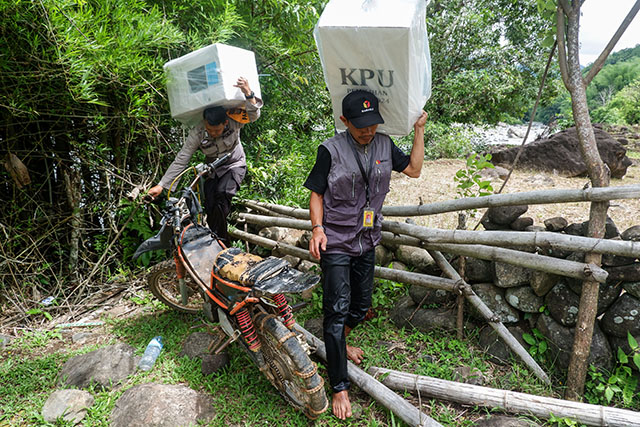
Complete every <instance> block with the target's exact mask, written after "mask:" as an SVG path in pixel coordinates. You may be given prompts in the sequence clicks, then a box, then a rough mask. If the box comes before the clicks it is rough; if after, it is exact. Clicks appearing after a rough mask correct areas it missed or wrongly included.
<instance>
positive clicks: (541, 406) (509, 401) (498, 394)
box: [369, 367, 640, 427]
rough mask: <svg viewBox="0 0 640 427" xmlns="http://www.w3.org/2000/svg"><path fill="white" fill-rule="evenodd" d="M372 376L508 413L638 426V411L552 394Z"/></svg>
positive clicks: (382, 373) (379, 372)
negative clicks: (552, 396)
mask: <svg viewBox="0 0 640 427" xmlns="http://www.w3.org/2000/svg"><path fill="white" fill-rule="evenodd" d="M369 371H370V372H371V374H372V375H373V376H374V377H378V378H381V381H382V383H383V384H385V385H386V386H388V387H389V388H391V389H393V390H398V391H403V392H406V391H408V392H413V393H420V394H421V395H424V396H429V397H432V398H436V399H443V400H448V401H451V402H458V403H461V404H463V405H469V406H475V405H478V406H483V407H486V408H499V409H502V410H504V411H507V412H511V413H516V414H525V415H534V416H536V417H540V418H545V419H550V418H551V417H552V415H553V416H555V417H558V418H572V419H574V420H576V421H577V422H579V423H584V424H587V425H590V426H621V427H622V426H624V427H630V426H640V413H639V412H635V411H630V410H627V409H618V408H612V407H608V406H600V405H591V404H587V403H580V402H573V401H569V400H562V399H554V398H551V397H542V396H535V395H530V394H526V393H517V392H514V391H507V390H499V389H494V388H489V387H481V386H477V385H472V384H464V383H458V382H454V381H446V380H441V379H438V378H431V377H426V376H422V375H415V374H409V373H406V372H399V371H394V370H391V369H385V368H378V367H371V368H369Z"/></svg>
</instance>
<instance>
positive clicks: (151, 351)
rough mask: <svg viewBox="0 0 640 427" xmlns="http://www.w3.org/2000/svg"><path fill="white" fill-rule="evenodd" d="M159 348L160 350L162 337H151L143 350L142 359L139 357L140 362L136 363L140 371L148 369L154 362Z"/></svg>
mask: <svg viewBox="0 0 640 427" xmlns="http://www.w3.org/2000/svg"><path fill="white" fill-rule="evenodd" d="M160 350H162V337H161V336H157V337H153V339H152V340H151V341H150V342H149V344H148V345H147V348H146V349H145V350H144V354H143V355H142V359H140V362H139V363H138V369H140V370H141V371H148V370H149V369H151V368H152V367H153V364H154V363H156V359H157V358H158V355H159V354H160Z"/></svg>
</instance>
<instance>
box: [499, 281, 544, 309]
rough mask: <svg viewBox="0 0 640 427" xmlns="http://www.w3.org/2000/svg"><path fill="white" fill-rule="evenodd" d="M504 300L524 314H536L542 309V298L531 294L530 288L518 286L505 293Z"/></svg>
mask: <svg viewBox="0 0 640 427" xmlns="http://www.w3.org/2000/svg"><path fill="white" fill-rule="evenodd" d="M505 299H506V300H507V302H508V303H509V304H510V305H511V306H512V307H515V308H517V309H518V310H520V311H523V312H525V313H537V312H538V311H540V307H542V297H539V296H538V295H536V294H535V293H534V292H533V289H531V286H518V287H517V288H508V289H507V290H506V291H505Z"/></svg>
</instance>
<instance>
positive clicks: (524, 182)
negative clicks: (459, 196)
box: [385, 159, 640, 232]
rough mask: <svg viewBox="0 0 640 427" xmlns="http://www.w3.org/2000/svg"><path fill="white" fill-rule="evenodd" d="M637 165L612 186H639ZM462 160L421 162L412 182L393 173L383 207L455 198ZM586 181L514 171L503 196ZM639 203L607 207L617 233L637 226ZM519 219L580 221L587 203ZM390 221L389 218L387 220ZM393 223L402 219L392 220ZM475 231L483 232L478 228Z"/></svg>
mask: <svg viewBox="0 0 640 427" xmlns="http://www.w3.org/2000/svg"><path fill="white" fill-rule="evenodd" d="M639 163H640V162H638V161H637V160H634V164H633V165H632V166H630V167H629V169H628V170H627V174H626V175H625V176H624V178H622V179H612V180H611V185H612V186H619V185H631V184H640V165H639ZM464 165H465V161H464V160H458V159H440V160H433V161H425V164H424V167H423V169H422V174H421V176H420V178H417V179H412V178H409V177H407V176H405V175H403V174H400V173H395V172H394V173H393V176H392V178H391V190H390V192H389V194H388V195H387V198H386V200H385V205H389V206H398V205H419V204H426V203H433V202H441V201H445V200H451V199H454V198H456V183H455V181H454V180H453V177H454V176H455V173H456V172H457V171H458V170H459V169H462V168H464ZM587 182H588V178H587V177H580V178H566V177H562V176H559V175H554V174H552V173H544V172H537V171H517V170H516V171H514V173H513V174H512V175H511V177H510V178H509V181H508V182H507V185H506V187H505V188H504V190H503V191H502V193H503V194H507V193H519V192H525V191H534V190H550V189H563V190H565V189H582V188H583V187H584V186H585V184H586V183H587ZM501 185H502V180H500V179H498V178H496V179H495V180H492V186H493V188H494V191H498V189H499V188H500V186H501ZM482 212H483V210H480V211H479V212H478V213H477V214H476V219H475V220H471V221H469V222H468V228H469V229H471V228H473V227H474V226H475V225H476V223H477V222H478V220H479V219H480V217H481V216H482ZM639 213H640V200H639V199H627V200H613V201H612V202H611V206H610V208H609V216H610V217H611V218H612V219H613V221H614V222H615V224H616V225H617V227H618V230H619V231H620V232H622V231H624V230H626V229H627V228H629V227H631V226H633V225H639V224H640V218H638V214H639ZM523 216H529V217H531V218H533V220H534V225H539V226H544V220H545V219H547V218H552V217H554V216H563V217H565V218H566V219H567V220H568V221H569V223H573V222H582V221H586V220H587V219H589V203H585V202H580V203H556V204H551V205H529V210H528V211H527V213H525V214H524V215H523ZM388 219H391V218H388ZM396 220H402V219H401V218H396ZM414 220H415V221H416V222H417V223H418V224H420V225H424V226H426V227H433V228H443V229H453V228H455V227H456V225H457V223H458V217H457V214H456V213H455V212H451V213H445V214H438V215H430V216H424V217H415V218H414ZM479 229H483V228H482V227H480V228H479Z"/></svg>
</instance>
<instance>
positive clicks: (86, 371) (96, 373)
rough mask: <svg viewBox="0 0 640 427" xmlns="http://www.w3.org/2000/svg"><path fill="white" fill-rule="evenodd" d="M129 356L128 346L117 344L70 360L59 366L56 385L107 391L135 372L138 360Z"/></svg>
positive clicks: (130, 351)
mask: <svg viewBox="0 0 640 427" xmlns="http://www.w3.org/2000/svg"><path fill="white" fill-rule="evenodd" d="M133 352H134V349H133V347H131V346H130V345H128V344H124V343H117V344H114V345H111V346H108V347H104V348H100V349H98V350H94V351H92V352H89V353H85V354H81V355H79V356H75V357H72V358H71V359H69V360H67V362H66V363H65V364H64V365H63V366H62V370H61V371H60V375H59V377H58V382H59V383H60V384H62V385H67V386H75V387H78V388H87V387H89V386H90V385H91V384H94V385H96V386H98V387H101V388H103V389H105V390H109V389H111V387H112V386H113V385H115V384H118V383H119V382H120V381H122V380H123V379H125V378H126V377H127V376H129V375H130V374H132V373H133V372H134V371H135V368H136V364H137V361H138V360H139V357H136V356H134V354H133Z"/></svg>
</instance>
